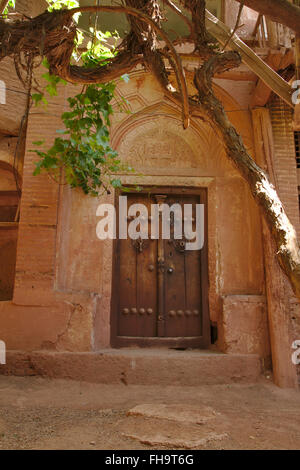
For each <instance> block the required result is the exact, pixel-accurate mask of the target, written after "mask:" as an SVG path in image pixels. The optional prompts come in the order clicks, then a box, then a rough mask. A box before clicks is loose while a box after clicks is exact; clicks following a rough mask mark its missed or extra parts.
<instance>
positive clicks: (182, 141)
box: [111, 70, 253, 176]
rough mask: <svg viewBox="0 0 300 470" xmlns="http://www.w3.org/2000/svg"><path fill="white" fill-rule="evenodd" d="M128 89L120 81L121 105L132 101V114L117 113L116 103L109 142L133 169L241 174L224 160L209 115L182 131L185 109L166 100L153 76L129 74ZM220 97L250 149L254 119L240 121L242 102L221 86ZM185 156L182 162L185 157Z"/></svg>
mask: <svg viewBox="0 0 300 470" xmlns="http://www.w3.org/2000/svg"><path fill="white" fill-rule="evenodd" d="M129 83H130V85H128V86H127V84H126V83H124V82H122V81H119V83H118V87H117V101H118V102H120V100H121V97H123V98H125V99H126V100H127V102H128V104H127V105H126V106H127V110H130V112H131V113H132V114H130V115H128V114H125V113H124V112H123V113H121V112H119V110H118V108H117V104H115V117H114V120H113V126H112V132H111V141H112V146H113V148H115V149H116V150H117V151H118V152H119V155H120V157H121V158H122V160H124V161H125V162H127V163H128V164H130V165H132V166H134V167H135V168H139V169H140V168H150V167H152V168H153V169H155V168H156V169H158V168H160V169H161V170H162V169H163V168H166V169H167V168H170V166H171V167H172V168H173V169H178V170H181V169H182V170H183V169H186V170H187V169H191V170H194V169H198V174H202V175H207V176H221V175H232V176H233V175H234V176H237V170H236V169H235V168H234V167H233V165H232V164H231V163H230V162H229V160H228V158H227V157H226V154H225V150H224V147H223V143H222V141H221V139H220V137H219V136H218V135H217V134H216V132H215V131H214V125H213V124H212V123H211V122H210V121H209V119H208V118H207V117H205V118H204V119H203V120H202V119H192V121H191V125H190V127H189V128H188V129H187V130H183V128H182V121H181V109H180V107H179V106H177V105H176V104H174V103H172V102H171V101H170V100H168V99H166V98H165V96H164V94H163V92H162V90H161V88H160V87H159V85H158V84H157V83H156V82H155V80H153V77H152V76H151V74H150V73H147V72H145V71H142V70H138V71H135V72H133V73H132V74H131V75H130V82H129ZM215 88H216V94H217V95H218V97H219V99H221V101H222V102H223V104H224V106H225V108H227V109H229V110H230V111H231V112H234V113H236V120H237V121H238V122H240V123H242V124H243V125H241V126H240V127H241V131H242V132H241V134H242V138H243V139H244V142H245V144H246V146H247V147H248V148H249V150H250V151H251V148H252V147H253V143H252V127H251V120H250V118H249V119H248V120H247V118H246V119H245V118H244V119H241V116H240V115H239V113H240V110H239V104H238V103H237V102H236V101H235V100H234V99H233V98H232V97H231V96H230V95H229V94H228V92H227V91H225V90H223V89H222V88H220V87H219V86H217V85H216V86H215ZM182 155H183V158H182Z"/></svg>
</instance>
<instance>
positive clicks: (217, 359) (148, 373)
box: [0, 348, 262, 386]
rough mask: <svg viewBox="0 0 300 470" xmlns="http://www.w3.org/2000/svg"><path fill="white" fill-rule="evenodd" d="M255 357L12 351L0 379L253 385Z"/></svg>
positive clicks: (152, 351) (129, 351)
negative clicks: (43, 378) (37, 377)
mask: <svg viewBox="0 0 300 470" xmlns="http://www.w3.org/2000/svg"><path fill="white" fill-rule="evenodd" d="M261 373H262V370H261V363H260V359H259V356H257V355H243V354H230V355H229V354H222V353H218V352H213V351H197V350H193V351H174V350H168V349H131V348H128V349H127V348H126V349H118V350H117V349H115V350H113V349H106V350H101V351H97V352H92V353H90V352H87V353H85V352H83V353H72V352H49V351H35V352H24V351H8V352H7V357H6V365H0V374H4V375H16V376H35V375H38V376H43V377H51V378H61V379H66V378H68V379H72V380H79V381H86V382H93V383H103V384H117V383H120V382H121V383H124V384H125V385H129V384H130V385H186V386H197V385H209V384H227V383H237V382H239V383H253V382H257V381H258V379H259V377H260V376H261Z"/></svg>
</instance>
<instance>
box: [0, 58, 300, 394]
mask: <svg viewBox="0 0 300 470" xmlns="http://www.w3.org/2000/svg"><path fill="white" fill-rule="evenodd" d="M269 53H270V49H268V51H267V52H266V51H264V54H265V55H268V54H269ZM273 53H274V54H275V52H274V51H273ZM288 53H289V50H288V49H287V50H286V51H285V53H284V54H283V52H282V50H279V49H278V50H276V54H281V55H282V57H285V56H286V54H288ZM184 60H185V67H186V70H187V76H188V79H189V87H190V92H191V94H192V93H193V86H192V74H190V72H192V70H193V67H194V66H195V64H194V62H193V59H192V58H191V57H190V58H189V56H188V54H186V56H185V59H184ZM7 76H9V77H10V80H9V83H10V85H9V90H7V103H6V105H3V106H2V108H3V109H2V108H1V126H2V127H1V132H2V137H1V141H0V185H1V187H0V205H1V206H0V209H1V222H0V237H1V238H0V240H1V267H0V295H1V298H0V339H1V340H3V341H5V344H6V347H7V351H8V354H7V364H6V366H0V368H2V372H3V373H7V374H8V373H14V374H21V375H23V374H39V373H40V374H44V375H49V376H61V377H71V378H78V377H81V378H82V377H84V378H85V379H88V380H93V377H95V376H97V377H98V375H99V377H102V378H99V380H102V381H103V380H104V381H105V378H103V377H105V374H107V376H109V373H110V370H111V369H112V368H114V367H115V368H117V370H118V372H117V373H116V377H117V375H118V374H119V375H120V374H122V373H123V372H122V370H123V369H122V367H124V368H126V367H127V363H126V364H125V362H126V361H125V359H124V357H125V356H124V357H123V356H122V349H120V350H119V349H116V346H115V344H116V341H115V340H116V336H118V333H117V332H116V330H115V328H114V326H113V325H114V324H115V322H117V321H118V320H117V318H116V317H117V316H118V315H119V314H120V315H121V314H122V312H116V308H115V306H114V305H115V301H116V299H118V298H120V296H121V290H122V285H121V284H120V282H119V283H118V282H117V279H116V278H117V274H116V269H117V268H116V266H117V264H118V259H119V258H118V257H117V250H118V248H117V244H116V242H114V241H113V240H105V241H101V240H99V239H98V238H97V235H96V227H97V223H98V220H99V219H98V218H97V216H96V212H97V207H98V206H99V204H101V203H107V202H109V203H113V204H115V202H116V198H117V196H118V193H114V192H112V193H111V194H110V195H103V196H101V197H99V198H92V197H88V196H85V195H84V194H83V193H82V192H81V191H80V190H71V189H70V188H69V187H68V186H66V185H58V184H57V182H55V181H53V180H52V179H51V178H50V177H49V176H47V175H39V176H33V171H34V168H35V166H34V163H35V161H36V158H37V157H36V155H35V154H34V153H32V152H31V150H32V149H33V148H34V145H33V142H35V141H37V140H41V137H42V138H43V139H45V148H47V146H48V147H50V145H51V143H52V142H53V139H54V138H55V135H56V130H57V129H60V128H61V119H60V115H61V113H62V112H63V111H64V109H67V101H66V100H67V98H68V97H69V96H70V95H71V94H74V93H75V92H78V90H79V88H76V89H75V87H74V86H71V85H67V86H65V87H62V88H61V89H60V92H59V96H58V97H55V98H53V99H51V102H50V104H49V106H48V107H47V109H44V108H31V109H30V112H29V118H28V125H27V133H26V140H25V150H24V154H25V157H24V161H22V159H17V164H16V152H15V149H16V146H17V148H19V147H18V139H19V138H18V135H19V129H20V121H21V118H22V114H23V113H22V110H24V109H25V107H26V100H27V96H26V93H21V91H22V87H21V85H20V83H19V82H18V79H17V77H16V75H15V72H14V68H13V64H12V63H11V62H10V61H9V60H5V61H3V62H2V63H0V78H1V79H2V77H7ZM261 86H262V85H261V84H260V83H259V82H258V81H257V77H256V76H255V75H254V74H253V73H252V72H251V71H250V70H249V69H247V67H246V66H245V65H242V66H241V67H240V69H239V70H238V71H236V73H235V74H231V75H230V74H224V75H223V76H220V77H218V78H216V79H215V80H214V87H215V92H216V95H217V96H218V97H219V99H220V100H221V101H222V103H223V105H224V107H225V110H226V111H227V113H228V115H229V117H230V120H231V122H232V123H233V124H234V125H235V126H236V128H237V130H238V132H239V133H240V134H241V136H242V138H243V141H244V143H245V145H246V147H247V149H248V151H249V152H250V154H251V155H252V156H253V158H254V159H255V160H256V161H257V163H258V164H259V165H260V166H262V167H263V168H264V169H265V170H266V171H267V172H268V173H269V175H270V178H271V180H272V182H273V183H274V184H275V186H276V188H277V190H278V192H279V195H280V198H281V200H282V201H283V203H284V205H285V208H286V211H287V213H288V215H289V217H290V219H291V221H292V222H293V224H294V226H295V227H296V228H297V230H299V203H298V180H297V166H296V158H295V142H294V131H295V129H294V127H293V125H294V124H293V112H292V110H291V109H290V108H289V106H287V105H286V104H284V103H283V102H282V100H280V99H279V98H277V97H276V96H275V95H274V96H273V95H272V96H271V97H270V98H269V99H268V102H267V103H264V104H263V105H260V106H259V105H257V103H256V102H255V101H254V100H255V99H257V100H258V97H257V96H258V94H259V92H260V87H261ZM15 90H19V91H20V93H19V94H17V93H14V91H15ZM23 91H24V90H23ZM117 94H118V95H119V96H120V97H124V98H125V99H126V100H127V101H128V111H130V112H129V113H125V112H121V111H120V109H119V107H118V105H117V103H114V117H113V122H112V128H111V142H112V146H113V148H115V149H116V150H117V151H118V153H119V155H120V157H121V159H122V161H124V162H126V163H128V164H130V165H132V166H133V167H134V168H135V173H133V174H132V173H130V174H122V175H120V178H121V180H122V182H123V184H124V185H129V186H132V187H134V186H136V185H138V186H140V187H141V188H144V189H145V190H149V188H154V189H155V188H159V191H158V192H160V193H161V192H163V193H164V194H168V192H169V191H170V188H171V192H173V193H174V194H176V197H177V196H178V195H179V194H180V195H182V197H184V196H186V195H187V194H190V192H191V191H194V193H195V194H198V193H197V191H198V190H199V191H200V192H201V191H202V192H203V194H204V193H205V204H206V208H205V210H206V237H205V248H204V249H205V250H206V263H204V264H205V266H204V267H202V271H201V277H199V279H198V278H197V279H198V281H197V282H198V284H197V285H198V289H197V288H196V292H198V290H199V292H200V291H201V292H202V293H203V292H204V294H203V295H204V301H205V302H206V306H207V309H206V313H205V315H207V318H206V327H207V325H208V328H209V331H210V333H211V334H210V338H209V344H208V345H207V347H206V348H205V349H206V352H207V354H206V355H205V354H204V356H203V351H201V350H197V349H196V350H194V351H191V352H190V354H191V356H190V358H189V356H188V353H187V352H186V356H184V358H185V359H184V360H186V361H187V362H188V361H190V363H191V364H192V366H193V368H192V369H191V373H194V374H195V371H198V372H197V373H199V375H202V376H203V375H204V376H205V374H207V376H209V377H210V378H211V383H214V378H213V376H215V383H218V376H219V377H221V378H222V377H223V379H224V380H225V378H224V377H225V375H226V368H227V370H228V373H227V376H226V377H227V379H228V380H229V381H230V380H239V379H240V380H243V379H244V378H247V377H248V378H249V380H254V378H255V379H258V377H259V375H260V374H263V373H264V372H265V371H267V370H269V369H270V368H271V367H272V369H273V375H274V381H275V383H276V384H278V385H279V386H282V387H297V383H298V379H297V367H296V366H295V365H294V364H293V363H292V360H291V356H292V353H293V350H292V348H291V346H292V343H293V341H295V340H298V339H300V313H299V305H298V302H297V300H296V299H295V297H294V296H293V293H292V291H291V288H290V286H289V283H288V281H287V279H286V278H285V276H284V274H283V273H282V272H281V270H280V268H279V266H278V263H277V261H276V260H275V257H274V247H273V245H272V241H271V238H270V234H269V231H268V228H267V227H266V225H265V223H264V221H263V218H262V214H261V212H260V210H259V208H258V207H257V205H256V204H255V202H254V200H253V198H252V196H251V194H250V191H249V188H248V186H247V183H246V182H245V181H244V180H243V179H242V178H241V176H240V175H239V173H238V171H237V169H236V168H234V167H233V166H232V164H231V163H230V162H229V160H228V158H227V156H226V154H225V150H224V147H223V145H222V142H221V140H220V138H219V137H218V135H217V134H216V132H215V131H214V126H213V125H212V123H210V122H209V119H208V118H206V119H193V120H192V121H191V125H190V127H189V128H188V129H187V130H183V128H182V121H181V111H180V109H179V108H178V107H177V106H176V105H174V104H173V103H171V102H170V101H169V100H168V99H167V98H166V97H165V96H164V95H163V93H162V91H161V89H160V87H159V86H158V85H157V83H156V82H155V80H154V79H153V77H152V76H151V75H150V74H149V73H147V72H145V71H144V70H143V69H142V68H140V69H139V68H138V69H136V70H135V71H134V72H132V73H131V74H130V80H129V82H128V83H125V82H124V81H121V80H120V82H119V83H118V87H117ZM259 96H261V95H259ZM18 100H19V101H18ZM16 109H17V110H18V114H19V115H20V119H19V121H18V119H16ZM19 110H21V112H20V113H19ZM16 174H17V177H16ZM16 180H17V181H18V187H19V192H18V189H16ZM154 192H155V190H154ZM156 192H157V191H156ZM194 193H193V194H194ZM134 194H135V193H134V191H133V192H132V196H131V197H133V198H134ZM201 194H202V193H201ZM139 197H140V196H139V195H138V194H137V195H136V198H137V199H138V198H139ZM18 206H19V209H17V207H18ZM17 211H19V213H20V216H19V218H18V216H16V212H17ZM134 256H137V255H136V253H135V252H134V249H133V250H132V255H130V254H129V255H128V256H127V258H126V259H127V260H128V261H127V262H128V263H129V268H128V266H127V268H126V266H125V268H124V269H128V270H130V263H131V261H130V260H131V259H132V257H134ZM148 261H149V260H146V262H147V266H145V270H146V271H147V269H148V265H149V263H148ZM156 262H157V260H154V264H155V263H156ZM123 264H124V261H123ZM125 264H126V262H125ZM154 269H155V270H156V269H157V266H156V265H155V266H154ZM189 269H190V270H189V271H188V272H190V273H193V272H194V271H195V270H194V271H193V269H194V268H193V267H192V266H191V267H190V268H189ZM150 271H151V269H150ZM117 272H119V271H117ZM147 272H148V271H147ZM166 276H167V274H166ZM186 282H187V283H189V284H191V283H192V282H193V281H192V280H190V279H189V280H187V281H186ZM143 285H144V284H143V283H141V284H140V286H143ZM138 290H139V292H141V290H143V287H139V289H138ZM143 295H144V297H145V298H147V299H149V296H150V297H151V292H150V293H149V292H146V293H145V292H144V294H143V293H142V294H141V296H142V300H141V302H143V301H144V300H143ZM166 295H167V294H166ZM147 296H148V297H147ZM145 302H146V301H145ZM147 302H148V300H147ZM202 302H203V297H202ZM148 303H149V302H148ZM132 305H133V304H132ZM132 305H130V306H129V307H130V308H131V307H132ZM147 306H148V304H147V305H146V304H145V308H146V307H147ZM176 308H177V312H180V311H181V310H180V309H181V306H180V305H179V304H178V306H177V307H176V306H175V311H176ZM137 309H138V310H139V306H137ZM123 310H124V312H125V313H126V308H125V309H123ZM148 310H149V311H150V310H151V309H148ZM172 311H173V310H172ZM187 312H188V310H187ZM137 313H138V312H137ZM152 313H153V314H154V315H155V312H152ZM183 314H184V312H183ZM145 318H146V317H145ZM122 321H127V320H126V319H123V320H122ZM141 321H142V322H143V321H146V320H141ZM141 325H142V326H141V328H143V323H141ZM141 331H142V333H141V335H142V336H143V329H142V330H141ZM160 339H161V338H157V339H156V340H155V341H154V342H153V343H152V344H151V341H150V343H149V344H147V350H148V348H149V349H150V348H154V349H155V354H154V356H153V357H152V359H151V361H150V360H149V361H148V362H147V358H146V359H145V362H144V363H143V364H144V365H143V367H144V372H143V373H144V380H145V381H146V382H147V379H145V377H146V376H147V374H148V376H151V370H152V368H153V367H155V364H158V362H159V356H160V355H161V357H163V355H164V348H168V347H172V345H171V346H170V344H168V345H164V344H163V342H160ZM131 343H132V344H131V346H133V347H134V346H136V347H139V346H140V344H139V343H138V341H137V342H136V345H135V341H134V339H133V341H132V342H131ZM160 343H161V344H160ZM162 346H164V348H163V347H162ZM174 346H177V345H176V344H174ZM118 347H119V346H118ZM184 349H185V348H184ZM116 351H121V352H120V356H118V354H117V352H116ZM141 351H145V355H146V356H147V351H146V350H141ZM105 354H107V357H109V359H107V362H105V360H104V359H103V358H105ZM110 354H111V355H110ZM113 354H115V355H113ZM138 354H140V355H141V354H142V353H141V352H139V353H138ZM210 354H211V355H210ZM138 357H140V356H138ZM154 357H155V358H156V359H155V358H154ZM172 357H173V356H172ZM174 357H175V356H174ZM203 357H204V358H205V359H203ZM99 358H100V359H99ZM112 358H113V359H112ZM153 358H154V359H153ZM157 358H158V359H157ZM132 360H133V359H132V357H131V358H130V361H131V362H130V364H131V367H132ZM201 360H203V362H201ZM118 361H119V362H118ZM122 361H123V362H122ZM124 361H125V362H124ZM134 361H135V359H134ZM155 361H158V362H155ZM178 361H179V363H178V364H179V365H178V364H177V365H178V371H180V370H181V369H180V368H184V367H186V364H187V363H184V364H183V363H180V361H181V358H179V359H178ZM197 361H198V362H197ZM199 364H200V365H201V364H202V369H201V366H199ZM157 367H158V368H159V367H160V366H159V365H157ZM164 367H165V369H164V370H166V367H167V366H166V365H165V366H164ZM175 367H176V363H175ZM197 367H198V369H197ZM199 367H200V369H199ZM80 368H81V373H80V374H81V375H80V374H79V372H78V369H80ZM101 368H102V369H101ZM83 370H84V371H83ZM101 370H102V371H101ZM224 370H225V372H224ZM193 371H194V372H193ZM0 372H1V369H0ZM78 374H79V375H78ZM101 374H102V375H101ZM174 374H175V376H176V371H175V372H174ZM178 374H179V372H178ZM222 374H223V375H222ZM177 379H178V380H180V377H179V378H178V377H177ZM227 379H226V380H227ZM107 380H109V379H107ZM114 380H117V379H115V378H114ZM149 380H150V381H151V379H149ZM157 380H159V379H157ZM161 380H163V379H162V378H161ZM174 380H175V379H174ZM203 380H204V381H205V378H204V379H203ZM220 380H221V379H220ZM185 383H189V380H185ZM191 383H192V382H191ZM196 383H197V382H196ZM208 383H210V382H209V381H208Z"/></svg>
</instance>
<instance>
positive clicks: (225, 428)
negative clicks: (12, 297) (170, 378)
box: [0, 376, 300, 450]
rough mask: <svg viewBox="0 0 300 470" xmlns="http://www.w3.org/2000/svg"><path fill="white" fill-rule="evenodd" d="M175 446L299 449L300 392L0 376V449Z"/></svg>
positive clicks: (236, 386)
mask: <svg viewBox="0 0 300 470" xmlns="http://www.w3.org/2000/svg"><path fill="white" fill-rule="evenodd" d="M132 409H133V411H131V413H130V414H128V412H129V410H132ZM175 448H179V449H187V448H191V449H300V392H297V391H295V390H281V389H279V388H277V387H275V386H274V385H273V384H271V383H270V381H267V380H265V381H262V382H261V383H259V384H255V385H239V384H232V385H214V386H212V385H210V386H201V387H184V386H182V387H179V386H178V387H177V386H176V387H175V386H171V387H159V386H152V387H149V386H126V385H123V384H121V385H101V384H90V383H83V382H81V383H80V382H73V381H67V380H50V379H43V378H37V377H27V378H22V377H4V376H0V449H89V450H90V449H104V450H110V449H113V450H134V449H136V450H137V449H152V450H153V449H175Z"/></svg>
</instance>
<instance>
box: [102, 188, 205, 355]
mask: <svg viewBox="0 0 300 470" xmlns="http://www.w3.org/2000/svg"><path fill="white" fill-rule="evenodd" d="M139 186H140V187H141V185H139ZM126 187H128V188H130V189H131V190H132V191H131V193H130V194H135V193H136V194H149V193H150V194H160V193H162V194H168V195H170V194H176V195H177V194H178V195H180V194H181V195H182V196H184V195H193V196H200V198H201V203H203V204H204V206H205V212H204V214H205V215H204V217H205V218H204V220H205V222H204V223H205V231H204V234H205V235H204V247H203V248H202V250H201V251H200V261H201V273H200V275H201V286H200V287H201V301H202V332H203V335H202V336H200V337H197V338H188V339H189V341H187V338H158V337H157V338H156V337H154V338H152V337H151V338H147V337H140V338H136V337H121V336H118V335H117V331H118V311H119V308H118V306H119V305H118V295H115V293H117V288H118V278H119V272H118V261H119V253H120V244H119V240H118V239H116V240H114V244H113V271H112V295H111V346H112V347H113V348H122V347H130V346H137V347H171V348H181V347H183V346H184V349H186V348H187V347H188V348H198V349H207V348H209V347H210V344H211V342H210V315H209V300H208V288H209V281H208V197H207V193H208V190H207V188H205V187H186V186H180V185H178V186H168V185H160V186H154V185H149V186H148V185H145V186H144V187H142V189H141V191H135V190H134V185H129V184H128V185H126ZM122 194H124V195H125V196H126V194H128V193H122V191H116V194H115V207H116V211H117V214H118V213H119V196H121V195H122ZM117 233H118V217H117ZM187 344H188V346H187Z"/></svg>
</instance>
